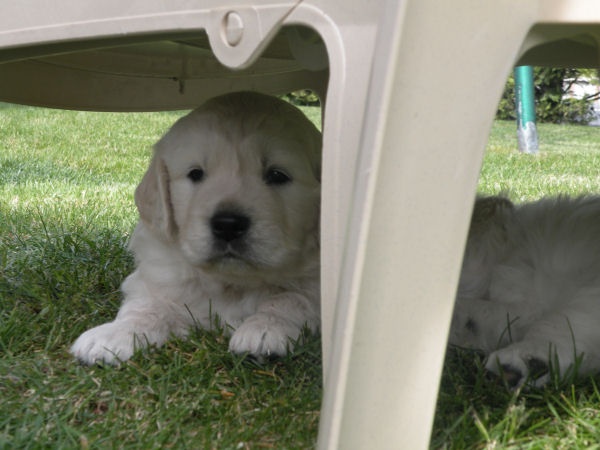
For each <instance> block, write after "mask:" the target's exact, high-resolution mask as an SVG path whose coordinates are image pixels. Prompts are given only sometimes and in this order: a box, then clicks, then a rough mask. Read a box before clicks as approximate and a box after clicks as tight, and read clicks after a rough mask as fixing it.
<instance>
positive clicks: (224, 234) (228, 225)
mask: <svg viewBox="0 0 600 450" xmlns="http://www.w3.org/2000/svg"><path fill="white" fill-rule="evenodd" d="M210 228H211V230H212V234H213V236H214V237H215V238H217V239H220V240H222V241H225V242H231V241H233V240H235V239H238V238H241V237H242V236H244V235H245V234H246V232H247V231H248V229H249V228H250V219H249V218H248V217H247V216H244V215H242V214H239V213H236V212H231V211H222V212H220V213H217V214H215V215H214V216H212V218H211V219H210Z"/></svg>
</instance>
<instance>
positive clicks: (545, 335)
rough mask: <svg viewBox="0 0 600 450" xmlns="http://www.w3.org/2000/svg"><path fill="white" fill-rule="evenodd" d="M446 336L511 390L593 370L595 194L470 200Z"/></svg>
mask: <svg viewBox="0 0 600 450" xmlns="http://www.w3.org/2000/svg"><path fill="white" fill-rule="evenodd" d="M450 343H451V344H454V345H458V346H462V347H468V348H474V349H478V350H482V351H483V352H485V353H486V354H487V355H488V357H487V362H486V368H487V369H488V370H490V371H492V372H494V373H496V374H498V375H501V376H503V377H504V378H505V379H506V381H507V382H508V383H509V384H510V385H512V386H513V387H518V386H521V385H522V384H524V383H525V382H526V381H527V380H528V379H529V381H530V382H531V383H532V384H533V385H537V386H541V385H543V384H544V383H546V382H547V381H548V380H549V368H550V367H551V366H553V367H554V369H556V370H557V371H558V374H559V375H564V374H566V373H567V372H568V371H569V370H573V369H574V368H575V367H576V368H577V370H578V374H579V375H585V374H590V373H594V372H598V371H599V370H600V197H593V196H583V197H578V198H569V197H558V198H546V199H542V200H539V201H535V202H531V203H525V204H522V205H513V204H512V203H511V202H510V201H509V200H508V199H506V198H503V197H485V198H479V199H477V201H476V203H475V208H474V212H473V217H472V220H471V229H470V232H469V237H468V240H467V248H466V251H465V257H464V260H463V267H462V273H461V277H460V284H459V288H458V295H457V300H456V305H455V310H454V319H453V323H452V328H451V333H450Z"/></svg>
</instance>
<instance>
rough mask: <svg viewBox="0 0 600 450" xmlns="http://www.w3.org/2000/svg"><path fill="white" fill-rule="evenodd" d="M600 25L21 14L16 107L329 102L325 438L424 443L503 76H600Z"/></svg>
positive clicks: (22, 5) (529, 7)
mask: <svg viewBox="0 0 600 450" xmlns="http://www.w3.org/2000/svg"><path fill="white" fill-rule="evenodd" d="M596 24H600V2H598V1H597V0H529V1H523V0H496V1H493V2H482V1H480V0H453V1H439V0H404V1H403V0H396V1H388V2H383V1H381V2H378V3H376V2H372V1H369V0H338V1H333V0H330V1H326V0H306V1H303V0H297V1H290V0H278V1H261V2H252V1H249V0H237V1H235V2H233V1H231V2H230V1H227V0H196V1H191V0H189V1H188V0H171V1H169V2H164V1H161V0H131V1H129V2H123V1H121V0H105V1H103V2H97V1H93V0H54V1H48V0H23V1H20V2H4V3H3V4H2V5H0V63H2V64H1V65H0V99H2V100H4V101H11V102H18V103H27V104H35V105H45V106H51V107H64V108H78V109H94V110H122V111H131V110H160V109H174V108H191V107H193V106H195V105H197V104H198V103H200V102H201V101H202V100H204V99H205V98H207V97H210V96H213V95H216V94H218V93H221V92H226V91H233V90H241V89H256V90H261V91H264V92H270V93H282V92H285V91H288V90H291V89H297V88H304V87H309V88H313V89H315V90H317V91H319V92H320V93H321V94H323V95H324V94H325V92H327V97H326V98H327V101H326V109H325V116H324V155H323V198H322V211H323V213H322V280H323V288H322V293H323V307H322V310H323V325H322V334H323V349H324V353H323V354H324V372H325V374H324V375H325V390H324V401H323V407H322V416H321V424H320V432H319V442H318V445H319V447H320V448H322V449H325V448H331V449H333V448H340V449H352V448H356V449H366V448H370V449H388V448H390V449H396V448H406V449H411V450H412V449H418V448H426V447H427V446H428V442H429V436H430V432H431V425H432V418H433V413H434V409H435V402H436V398H437V389H438V383H439V376H440V373H441V369H442V362H443V356H444V352H445V347H446V339H447V332H448V326H449V322H450V317H451V313H452V306H453V297H454V292H455V288H456V283H457V277H458V271H459V267H460V261H461V255H462V250H463V246H464V241H465V236H466V231H467V226H468V218H469V213H470V209H471V204H472V200H473V196H474V193H475V188H476V182H477V176H478V173H479V168H480V164H481V160H482V153H483V149H484V145H485V142H486V139H487V135H488V132H489V128H490V125H491V123H492V119H493V117H494V111H495V108H496V104H497V101H498V99H499V96H500V94H501V91H502V87H503V85H504V82H505V79H506V76H507V74H508V73H509V71H510V69H511V68H512V66H513V65H514V64H515V63H517V62H518V63H519V64H523V63H528V64H536V65H551V66H559V65H565V66H573V67H583V66H598V65H599V62H598V57H599V54H600V52H599V51H598V42H599V41H600V25H596ZM310 30H313V31H314V32H310ZM317 36H319V37H320V39H319V38H317ZM224 66H227V67H229V68H232V69H235V70H230V69H227V68H225V67H224ZM240 69H241V70H240Z"/></svg>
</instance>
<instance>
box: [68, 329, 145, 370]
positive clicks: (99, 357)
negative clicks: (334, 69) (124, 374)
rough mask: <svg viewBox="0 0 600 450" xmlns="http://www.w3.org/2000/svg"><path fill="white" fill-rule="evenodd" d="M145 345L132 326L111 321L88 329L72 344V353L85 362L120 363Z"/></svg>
mask: <svg viewBox="0 0 600 450" xmlns="http://www.w3.org/2000/svg"><path fill="white" fill-rule="evenodd" d="M142 346H145V341H144V340H143V339H140V338H138V337H137V336H136V335H135V333H134V332H133V330H132V329H131V327H128V326H127V324H124V323H121V322H117V321H115V322H109V323H105V324H104V325H100V326H98V327H95V328H92V329H90V330H87V331H86V332H85V333H83V334H82V335H81V336H79V337H78V338H77V340H76V341H75V343H74V344H73V345H72V346H71V350H70V351H71V354H72V355H73V356H75V357H76V358H77V359H78V360H79V361H81V362H82V363H84V364H88V365H90V364H95V363H107V364H118V363H119V362H121V361H126V360H127V359H129V358H131V355H133V352H134V351H135V349H136V348H137V347H142Z"/></svg>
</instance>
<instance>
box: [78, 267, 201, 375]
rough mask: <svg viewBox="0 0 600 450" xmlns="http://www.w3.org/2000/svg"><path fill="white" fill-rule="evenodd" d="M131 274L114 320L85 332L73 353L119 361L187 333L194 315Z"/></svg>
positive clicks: (87, 360) (85, 359)
mask: <svg viewBox="0 0 600 450" xmlns="http://www.w3.org/2000/svg"><path fill="white" fill-rule="evenodd" d="M135 276H136V274H135V273H134V274H132V275H131V276H130V277H129V278H128V280H126V283H125V284H124V285H123V286H124V292H125V301H124V303H123V305H122V306H121V309H120V310H119V313H118V314H117V317H116V319H115V320H114V321H112V322H109V323H105V324H103V325H100V326H97V327H95V328H92V329H90V330H88V331H86V332H85V333H83V334H82V335H81V336H79V338H77V340H76V341H75V343H74V344H73V345H72V346H71V350H70V351H71V353H72V354H73V355H74V356H75V357H76V358H77V359H79V360H80V361H81V362H83V363H85V364H94V363H108V364H118V363H119V362H120V361H126V360H127V359H129V358H130V357H131V356H132V355H133V353H134V351H135V350H137V349H140V348H145V347H147V346H149V345H156V346H161V345H162V344H164V343H165V342H166V340H167V339H168V338H169V337H170V336H171V335H177V336H185V335H186V334H187V331H188V329H189V326H190V323H188V322H190V321H191V318H186V315H185V312H184V311H182V310H181V308H180V307H179V306H178V305H175V304H174V303H171V302H168V301H166V300H164V299H163V300H158V299H155V298H153V293H152V292H151V289H149V287H148V286H146V285H145V284H144V283H143V282H141V281H140V280H139V279H135Z"/></svg>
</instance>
